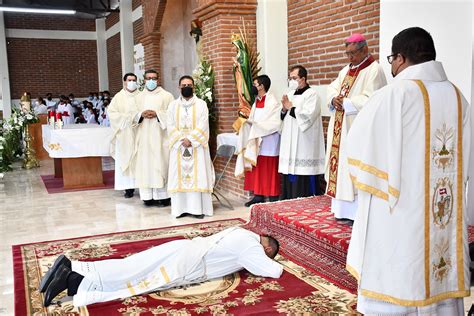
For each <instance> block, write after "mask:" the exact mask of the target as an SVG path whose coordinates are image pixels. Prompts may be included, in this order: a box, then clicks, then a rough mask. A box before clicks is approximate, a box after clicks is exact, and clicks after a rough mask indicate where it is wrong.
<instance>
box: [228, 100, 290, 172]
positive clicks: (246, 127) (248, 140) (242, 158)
mask: <svg viewBox="0 0 474 316" xmlns="http://www.w3.org/2000/svg"><path fill="white" fill-rule="evenodd" d="M280 110H281V106H280V104H279V103H278V100H277V99H276V98H275V96H274V95H273V94H271V93H267V94H266V95H265V106H264V107H263V108H261V109H258V108H256V102H255V103H254V104H253V105H252V109H251V111H250V114H249V118H248V119H247V121H245V123H244V124H242V126H241V128H240V130H239V135H238V137H239V140H238V143H237V153H238V156H237V160H236V163H235V171H234V174H235V176H236V177H242V176H244V175H245V171H248V170H251V169H252V166H255V165H256V164H257V157H258V155H260V154H264V155H266V156H272V157H274V156H278V154H279V145H280V135H279V132H280V129H281V119H280ZM262 149H263V150H264V152H263V153H262V152H261V150H262Z"/></svg>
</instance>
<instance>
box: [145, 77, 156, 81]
mask: <svg viewBox="0 0 474 316" xmlns="http://www.w3.org/2000/svg"><path fill="white" fill-rule="evenodd" d="M145 80H153V81H158V77H152V78H145Z"/></svg>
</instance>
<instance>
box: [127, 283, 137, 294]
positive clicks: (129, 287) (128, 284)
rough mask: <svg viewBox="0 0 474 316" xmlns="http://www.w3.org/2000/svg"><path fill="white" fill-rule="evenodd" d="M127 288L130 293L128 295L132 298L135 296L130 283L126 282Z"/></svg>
mask: <svg viewBox="0 0 474 316" xmlns="http://www.w3.org/2000/svg"><path fill="white" fill-rule="evenodd" d="M127 288H128V290H129V291H130V294H132V296H135V295H137V293H135V289H134V288H133V286H132V283H131V282H127Z"/></svg>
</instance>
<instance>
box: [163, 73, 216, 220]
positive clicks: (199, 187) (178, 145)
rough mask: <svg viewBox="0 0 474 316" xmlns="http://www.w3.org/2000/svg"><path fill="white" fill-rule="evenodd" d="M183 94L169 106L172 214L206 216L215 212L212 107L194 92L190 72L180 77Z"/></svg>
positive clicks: (169, 186)
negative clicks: (213, 201) (210, 116)
mask: <svg viewBox="0 0 474 316" xmlns="http://www.w3.org/2000/svg"><path fill="white" fill-rule="evenodd" d="M179 89H180V91H181V96H180V97H179V98H178V99H176V100H174V101H173V102H171V103H170V105H169V107H168V121H167V127H166V128H167V132H168V141H169V148H170V163H169V169H168V170H169V172H168V193H169V194H170V195H171V214H172V215H173V216H175V217H181V216H183V215H187V214H189V215H192V216H194V217H197V218H203V217H204V216H205V215H207V216H212V215H213V207H212V195H211V193H212V189H213V187H214V167H213V165H212V160H211V155H210V153H209V144H208V141H209V110H208V109H207V104H206V102H204V101H203V100H201V99H199V98H198V97H197V96H196V95H194V80H193V78H192V77H191V76H183V77H181V78H180V79H179Z"/></svg>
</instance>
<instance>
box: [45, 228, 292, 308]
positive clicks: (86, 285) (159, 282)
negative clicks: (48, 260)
mask: <svg viewBox="0 0 474 316" xmlns="http://www.w3.org/2000/svg"><path fill="white" fill-rule="evenodd" d="M278 249H279V244H278V241H276V240H275V239H274V238H273V237H270V236H266V235H261V236H259V235H257V234H255V233H253V232H251V231H249V230H246V229H243V228H240V227H232V228H228V229H226V230H224V231H222V232H219V233H217V234H214V235H211V236H208V237H197V238H194V239H183V240H174V241H171V242H167V243H164V244H162V245H159V246H156V247H153V248H150V249H148V250H145V251H142V252H139V253H136V254H134V255H132V256H129V257H127V258H124V259H110V260H102V261H95V262H80V261H70V260H69V259H68V258H66V256H64V255H61V256H59V257H58V258H57V259H56V261H55V262H54V264H53V266H52V267H51V268H50V269H49V270H48V272H47V273H46V274H45V276H44V277H43V279H42V280H41V283H40V287H39V289H40V291H41V292H45V294H44V306H45V307H47V306H49V305H50V304H51V302H52V300H53V299H54V298H55V297H56V296H57V295H58V294H59V293H61V292H62V291H64V290H67V294H68V295H69V296H73V303H74V306H76V307H78V306H85V305H89V304H93V303H98V302H105V301H111V300H115V299H119V298H122V299H123V298H126V297H130V296H134V295H139V294H143V293H148V292H153V291H157V290H164V289H169V288H172V287H177V286H183V285H187V284H194V283H200V282H204V281H207V280H210V279H214V278H219V277H223V276H225V275H228V274H232V273H234V272H237V271H239V270H242V269H246V270H247V271H249V272H250V273H252V274H254V275H258V276H263V277H272V278H279V277H280V275H281V274H282V272H283V267H282V265H281V264H279V263H277V262H276V261H274V260H272V259H273V258H274V257H275V256H276V254H277V253H278Z"/></svg>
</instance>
